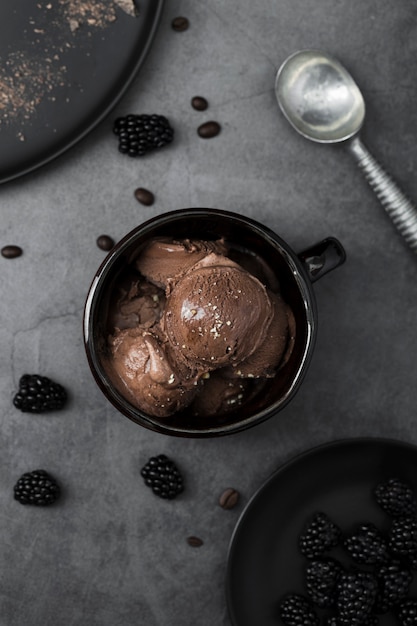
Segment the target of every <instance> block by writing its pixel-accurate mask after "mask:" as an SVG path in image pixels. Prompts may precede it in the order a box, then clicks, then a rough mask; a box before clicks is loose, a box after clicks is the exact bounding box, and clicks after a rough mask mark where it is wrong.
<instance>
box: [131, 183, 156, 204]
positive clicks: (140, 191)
mask: <svg viewBox="0 0 417 626" xmlns="http://www.w3.org/2000/svg"><path fill="white" fill-rule="evenodd" d="M135 198H136V200H137V201H138V202H140V203H141V204H144V205H145V206H151V205H152V204H153V203H154V202H155V196H154V195H153V193H152V191H149V190H148V189H144V188H143V187H138V188H137V189H135Z"/></svg>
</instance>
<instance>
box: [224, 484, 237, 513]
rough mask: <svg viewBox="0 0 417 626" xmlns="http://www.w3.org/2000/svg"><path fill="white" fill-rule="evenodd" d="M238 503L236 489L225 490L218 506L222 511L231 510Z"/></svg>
mask: <svg viewBox="0 0 417 626" xmlns="http://www.w3.org/2000/svg"><path fill="white" fill-rule="evenodd" d="M238 501H239V492H238V491H236V489H232V487H229V489H225V491H223V493H222V495H221V496H220V498H219V504H220V506H221V507H222V509H233V507H235V506H236V504H237V503H238Z"/></svg>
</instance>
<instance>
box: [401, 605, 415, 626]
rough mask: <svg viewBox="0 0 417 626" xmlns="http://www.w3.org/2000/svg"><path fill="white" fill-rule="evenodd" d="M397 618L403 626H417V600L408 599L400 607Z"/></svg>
mask: <svg viewBox="0 0 417 626" xmlns="http://www.w3.org/2000/svg"><path fill="white" fill-rule="evenodd" d="M397 617H398V620H399V622H400V625H401V626H416V625H417V600H416V599H414V598H407V600H403V601H402V602H401V604H400V605H399V607H398V611H397Z"/></svg>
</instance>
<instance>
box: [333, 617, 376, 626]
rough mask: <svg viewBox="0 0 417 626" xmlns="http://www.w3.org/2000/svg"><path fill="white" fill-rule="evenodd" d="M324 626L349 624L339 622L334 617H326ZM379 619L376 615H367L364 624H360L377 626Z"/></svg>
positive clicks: (362, 624)
mask: <svg viewBox="0 0 417 626" xmlns="http://www.w3.org/2000/svg"><path fill="white" fill-rule="evenodd" d="M325 624H326V626H350V622H346V621H344V620H341V619H340V618H339V617H337V616H336V615H332V616H331V617H328V618H327V620H326V621H325ZM378 624H379V619H378V617H377V616H376V615H368V617H367V618H366V620H365V621H364V622H361V626H378Z"/></svg>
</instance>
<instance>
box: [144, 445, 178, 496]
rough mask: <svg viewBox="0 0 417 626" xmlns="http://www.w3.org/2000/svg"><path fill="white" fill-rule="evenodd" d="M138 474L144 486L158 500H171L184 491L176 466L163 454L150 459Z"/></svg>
mask: <svg viewBox="0 0 417 626" xmlns="http://www.w3.org/2000/svg"><path fill="white" fill-rule="evenodd" d="M140 473H141V475H142V477H143V479H144V481H145V485H147V486H148V487H150V488H151V489H152V491H153V492H154V494H155V495H157V496H159V497H160V498H165V499H167V500H173V499H174V498H175V497H176V496H177V495H178V494H180V493H181V492H182V491H183V490H184V481H183V478H182V476H181V474H180V472H179V470H178V468H177V466H176V465H175V463H174V461H171V460H170V459H169V458H168V457H167V456H165V454H160V455H159V456H154V457H151V458H150V459H149V461H148V462H147V463H146V465H145V466H144V467H143V468H142V469H141V472H140Z"/></svg>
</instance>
